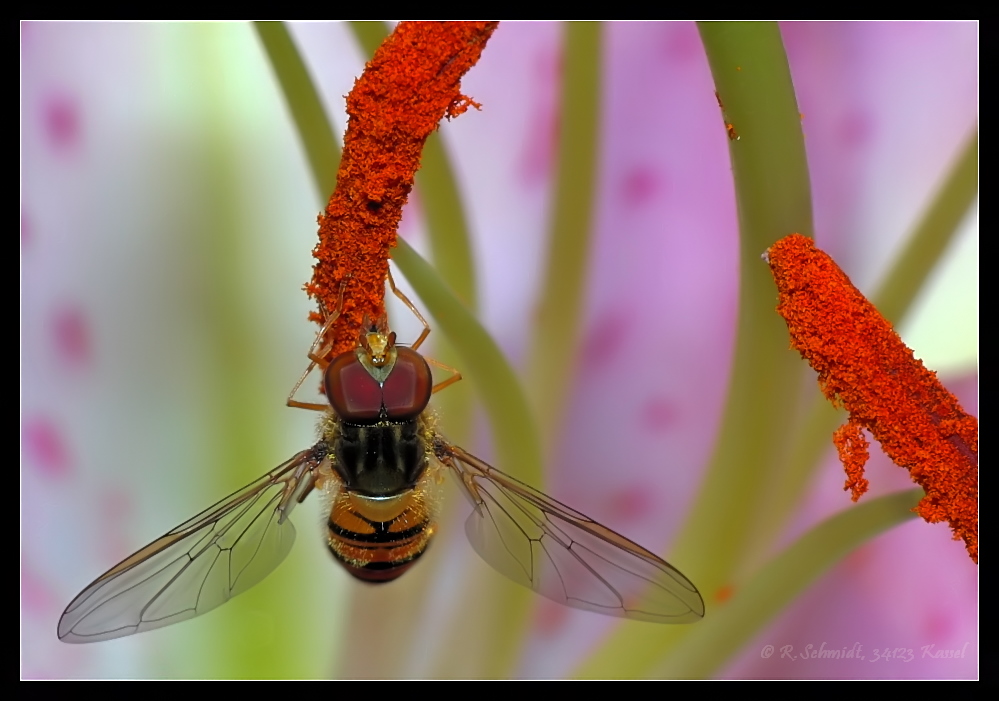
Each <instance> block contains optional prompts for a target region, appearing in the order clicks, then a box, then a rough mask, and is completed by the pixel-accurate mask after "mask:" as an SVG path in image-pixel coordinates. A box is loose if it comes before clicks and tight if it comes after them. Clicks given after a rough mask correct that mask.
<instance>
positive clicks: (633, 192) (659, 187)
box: [621, 166, 666, 207]
mask: <svg viewBox="0 0 999 701" xmlns="http://www.w3.org/2000/svg"><path fill="white" fill-rule="evenodd" d="M665 190H666V187H665V183H664V182H663V178H662V177H660V175H659V174H658V173H657V172H656V171H655V170H654V169H653V168H651V167H649V166H636V167H635V168H633V169H632V170H631V171H630V172H628V173H627V174H625V176H624V179H623V180H622V183H621V195H622V199H623V200H624V203H625V205H626V206H629V207H639V206H641V205H644V204H648V203H649V202H652V201H654V200H655V199H656V198H657V197H659V196H661V195H662V194H663V193H664V191H665Z"/></svg>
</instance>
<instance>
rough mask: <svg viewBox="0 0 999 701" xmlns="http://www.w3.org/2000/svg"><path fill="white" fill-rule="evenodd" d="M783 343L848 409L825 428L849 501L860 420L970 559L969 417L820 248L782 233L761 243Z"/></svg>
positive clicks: (927, 515) (921, 510)
mask: <svg viewBox="0 0 999 701" xmlns="http://www.w3.org/2000/svg"><path fill="white" fill-rule="evenodd" d="M766 258H767V260H768V262H769V264H770V270H771V271H772V273H773V276H774V281H775V282H776V283H777V290H778V293H779V298H780V303H779V304H778V306H777V312H778V313H779V314H780V315H781V316H782V317H784V320H785V321H786V322H787V328H788V331H790V334H791V345H792V346H793V347H794V348H796V349H797V350H798V351H799V352H800V353H801V355H802V357H804V358H805V359H806V360H807V361H808V362H809V364H810V365H811V366H812V368H813V369H814V370H815V371H816V372H817V373H818V374H819V386H820V387H821V389H822V392H823V394H825V396H826V397H827V398H828V399H829V400H830V401H831V402H832V403H833V405H834V406H843V407H845V408H846V409H847V411H849V412H850V418H849V420H848V422H847V423H846V425H844V426H842V427H840V428H839V429H838V430H837V431H836V432H835V434H834V437H833V441H834V443H835V444H836V447H837V449H838V450H839V455H840V460H841V461H842V462H843V465H844V467H845V468H846V473H847V482H846V487H845V488H846V489H850V490H851V491H852V496H853V500H854V501H856V500H857V499H859V498H860V495H861V494H863V493H864V492H865V491H866V490H867V480H866V479H864V477H863V466H864V463H865V462H866V461H867V441H866V439H865V438H864V434H863V431H862V430H861V429H866V430H867V431H868V432H870V434H871V435H873V436H874V438H875V439H876V440H877V441H878V442H879V443H880V444H881V447H882V449H883V450H884V452H885V454H887V455H888V457H889V458H891V460H892V461H893V462H894V463H895V464H896V465H899V466H901V467H904V468H905V469H907V470H908V471H909V473H910V475H911V476H912V480H913V481H914V482H916V483H917V484H918V485H919V486H921V487H922V488H923V490H924V491H925V492H926V496H924V497H923V499H922V500H921V501H920V502H919V504H918V505H917V506H916V509H915V510H916V512H917V513H918V514H919V515H920V516H922V517H923V518H924V519H925V520H926V521H928V522H930V523H937V522H940V521H948V522H949V523H950V527H951V529H952V530H953V532H954V538H955V539H958V538H961V539H963V540H964V543H965V546H966V547H967V549H968V554H969V555H970V556H971V559H972V560H974V561H975V562H976V563H977V562H978V420H977V419H976V418H975V417H973V416H969V415H968V414H966V413H965V412H964V410H963V409H962V408H961V406H960V404H959V403H958V401H957V399H956V398H955V397H954V396H953V395H952V394H951V393H950V392H948V391H947V390H946V389H945V388H944V387H943V385H941V384H940V382H939V380H937V377H936V373H934V372H933V371H931V370H927V369H926V367H924V366H923V363H922V362H921V361H919V360H918V359H917V358H915V357H914V356H913V354H912V351H911V350H909V348H907V347H906V346H905V344H904V343H902V340H901V339H900V338H899V337H898V334H896V333H895V331H894V330H893V329H892V327H891V324H889V323H888V322H887V321H886V320H885V319H884V317H882V316H881V314H879V313H878V310H877V309H875V307H874V305H873V304H871V303H870V302H869V301H868V300H867V299H866V298H865V297H864V296H863V295H862V294H861V293H860V292H859V291H858V290H857V288H856V287H854V286H853V284H852V283H851V282H850V279H849V278H848V277H847V276H846V274H845V273H843V271H842V270H840V268H839V266H837V265H836V263H835V262H834V261H833V260H832V258H830V257H829V256H828V255H826V254H825V253H823V252H822V251H820V250H818V249H817V248H816V247H815V244H814V243H813V242H812V240H811V239H809V238H806V237H804V236H801V235H800V234H792V235H791V236H788V237H786V238H783V239H781V240H780V241H778V242H777V243H775V244H774V245H773V246H771V247H770V248H769V249H768V250H767V255H766Z"/></svg>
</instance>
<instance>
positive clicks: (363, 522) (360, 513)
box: [327, 488, 435, 582]
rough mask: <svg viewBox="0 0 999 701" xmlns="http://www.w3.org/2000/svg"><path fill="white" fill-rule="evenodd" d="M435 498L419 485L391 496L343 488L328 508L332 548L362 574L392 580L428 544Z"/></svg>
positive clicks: (350, 568) (372, 579) (375, 579)
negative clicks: (429, 497) (428, 497)
mask: <svg viewBox="0 0 999 701" xmlns="http://www.w3.org/2000/svg"><path fill="white" fill-rule="evenodd" d="M432 501H433V500H428V499H427V498H426V495H425V494H424V493H423V492H421V491H419V490H418V488H414V489H411V490H408V491H406V492H404V493H402V494H398V495H396V496H392V497H370V496H363V495H361V494H357V493H356V492H350V491H348V490H346V489H344V490H342V491H341V492H340V493H339V494H337V495H336V496H335V497H334V499H333V504H332V507H331V508H330V516H329V520H328V522H327V529H328V533H327V544H328V545H329V549H330V552H332V553H333V556H334V557H335V558H336V559H337V560H339V561H340V563H341V564H342V565H343V566H344V567H345V568H346V569H347V571H348V572H350V573H351V574H352V575H354V576H355V577H357V578H358V579H363V580H364V581H366V582H389V581H392V580H393V579H395V578H396V577H399V576H400V575H402V573H403V572H405V571H406V570H408V569H409V568H410V567H411V566H412V565H413V563H414V562H416V560H417V559H418V558H419V557H420V555H422V554H423V552H424V551H425V550H426V549H427V545H429V543H430V537H431V536H432V535H433V534H434V516H435V514H434V512H435V509H434V508H432V507H433V504H432Z"/></svg>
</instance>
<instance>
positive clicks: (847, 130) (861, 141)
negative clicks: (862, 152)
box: [836, 112, 874, 149]
mask: <svg viewBox="0 0 999 701" xmlns="http://www.w3.org/2000/svg"><path fill="white" fill-rule="evenodd" d="M873 136H874V125H873V124H871V120H870V119H869V118H868V117H867V116H866V115H863V114H859V113H857V112H853V113H850V114H846V115H843V117H842V118H840V120H839V123H838V124H837V125H836V137H837V138H838V139H839V141H840V143H841V144H843V146H846V147H848V148H853V149H859V148H862V147H863V146H865V145H866V144H868V143H870V141H871V138H872V137H873Z"/></svg>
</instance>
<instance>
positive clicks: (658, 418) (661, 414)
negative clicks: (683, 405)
mask: <svg viewBox="0 0 999 701" xmlns="http://www.w3.org/2000/svg"><path fill="white" fill-rule="evenodd" d="M677 415H678V413H677V411H676V408H675V407H674V406H673V404H672V403H671V402H670V401H669V400H667V399H663V398H662V397H655V398H653V399H650V400H648V401H647V402H645V405H644V406H642V409H641V412H640V413H639V422H640V425H641V426H642V428H644V429H647V430H649V431H651V432H652V433H665V432H666V431H668V430H669V429H671V428H673V426H674V425H675V424H676V419H677Z"/></svg>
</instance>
